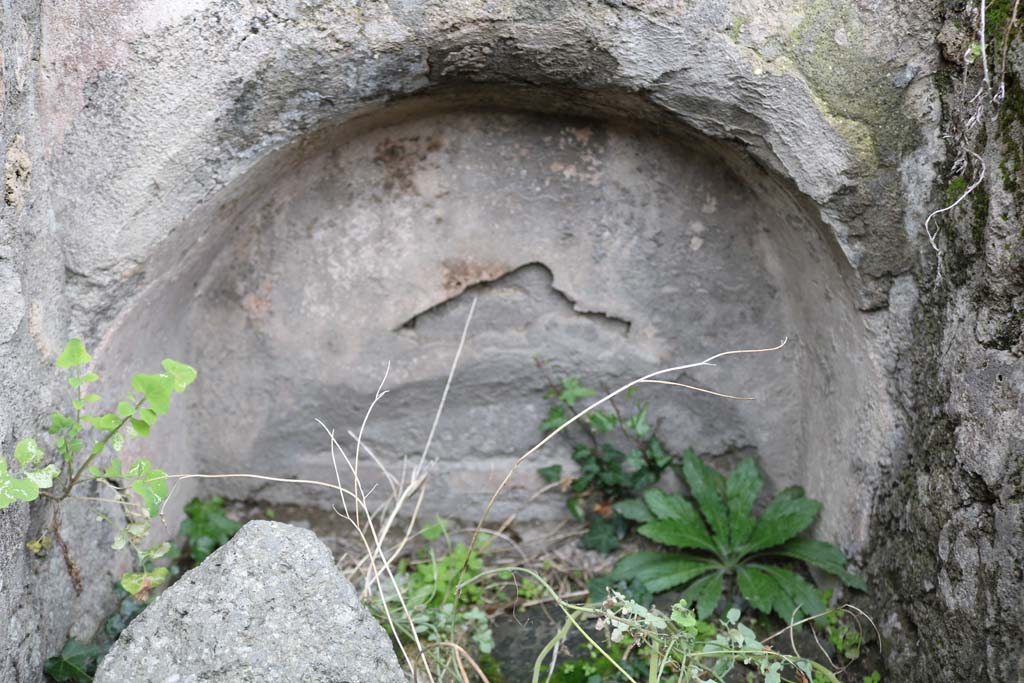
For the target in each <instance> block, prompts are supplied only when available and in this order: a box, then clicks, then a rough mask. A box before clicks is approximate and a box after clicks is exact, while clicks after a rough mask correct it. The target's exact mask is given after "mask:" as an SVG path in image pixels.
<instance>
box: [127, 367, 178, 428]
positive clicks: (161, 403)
mask: <svg viewBox="0 0 1024 683" xmlns="http://www.w3.org/2000/svg"><path fill="white" fill-rule="evenodd" d="M132 389H134V390H135V391H137V392H139V393H140V394H142V395H143V396H145V397H146V401H148V402H149V407H150V408H151V409H152V410H153V412H154V413H155V414H157V415H166V414H167V411H168V410H170V408H171V394H172V393H173V392H174V390H175V380H174V378H173V377H171V375H169V374H165V373H161V374H159V375H142V374H140V375H133V376H132ZM143 419H145V418H144V417H143ZM147 422H148V420H147Z"/></svg>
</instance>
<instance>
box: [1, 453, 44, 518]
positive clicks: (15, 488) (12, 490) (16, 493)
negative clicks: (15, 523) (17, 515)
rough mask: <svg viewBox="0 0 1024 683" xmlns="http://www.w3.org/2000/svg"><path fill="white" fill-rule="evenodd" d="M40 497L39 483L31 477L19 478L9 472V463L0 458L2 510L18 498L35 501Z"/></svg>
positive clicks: (24, 500)
mask: <svg viewBox="0 0 1024 683" xmlns="http://www.w3.org/2000/svg"><path fill="white" fill-rule="evenodd" d="M38 497H39V485H38V484H36V483H35V482H34V481H32V480H31V479H19V478H17V477H12V476H11V475H10V474H8V473H7V463H5V462H4V461H3V459H2V458H0V510H3V509H4V508H5V507H7V506H8V505H10V504H11V503H13V502H14V501H16V500H20V501H23V502H26V503H27V502H29V501H33V500H35V499H36V498H38Z"/></svg>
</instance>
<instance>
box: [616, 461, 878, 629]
mask: <svg viewBox="0 0 1024 683" xmlns="http://www.w3.org/2000/svg"><path fill="white" fill-rule="evenodd" d="M678 469H679V471H680V474H681V476H682V478H683V479H684V481H685V482H686V484H687V486H688V487H689V489H690V495H691V496H692V497H693V500H694V501H695V502H696V505H694V504H693V503H692V502H691V501H690V500H687V499H686V498H684V497H682V496H679V495H670V494H668V493H665V492H664V491H662V490H660V489H649V490H648V491H646V492H645V493H644V494H643V496H642V498H634V499H631V500H625V501H620V502H619V503H617V504H616V505H615V510H616V511H617V512H618V513H619V514H621V515H622V516H624V517H626V518H627V519H631V520H633V521H635V522H638V523H640V526H639V527H638V529H637V531H638V533H639V534H640V535H642V536H645V537H646V538H649V539H650V540H652V541H655V542H657V543H660V544H662V545H666V546H669V547H672V548H676V549H679V550H684V551H689V552H684V553H679V552H657V551H649V552H638V553H634V554H631V555H627V556H626V557H624V558H622V559H621V560H619V562H618V563H617V564H616V565H615V568H614V570H613V571H612V574H611V578H612V579H613V580H614V579H625V578H628V579H636V580H639V581H640V582H641V583H642V584H643V585H644V586H645V587H646V588H647V589H648V590H650V591H651V592H652V593H660V592H663V591H667V590H670V589H673V588H679V587H685V590H684V594H683V595H684V597H685V598H686V599H687V600H689V601H691V602H692V603H694V604H695V605H696V607H697V613H698V616H699V617H700V618H701V619H705V618H707V617H708V616H709V615H710V614H711V613H712V612H713V611H714V610H715V608H716V607H717V606H718V603H719V602H720V600H721V597H722V594H723V593H725V592H726V584H727V582H735V587H736V588H737V589H738V590H739V593H740V595H742V596H743V598H744V599H745V600H746V601H747V602H749V603H750V605H751V606H752V607H753V608H754V609H756V610H758V611H760V612H762V613H765V614H769V613H775V614H776V615H778V616H779V617H780V618H781V619H782V620H783V621H785V622H790V621H791V620H794V619H800V618H803V617H807V616H813V615H816V614H820V613H821V612H824V611H825V609H826V608H825V605H824V604H823V602H822V599H821V596H820V595H819V593H818V591H817V590H816V589H815V587H814V586H813V585H811V584H810V583H809V582H808V581H807V580H806V579H804V578H803V577H802V576H801V575H800V574H798V573H796V572H795V571H793V570H792V569H791V568H788V567H786V566H782V565H783V564H789V565H792V564H793V563H797V564H806V565H811V566H814V567H817V568H819V569H821V570H823V571H825V572H827V573H829V574H832V575H834V576H836V577H838V578H839V580H841V581H842V582H843V583H844V584H846V585H847V586H849V587H851V588H856V589H857V590H866V589H867V586H866V585H865V583H864V580H863V579H861V578H860V577H858V576H856V575H854V574H851V573H850V572H848V571H847V570H846V567H847V563H848V562H847V558H846V556H845V555H844V554H843V551H842V550H840V549H839V548H838V547H837V546H835V545H832V544H831V543H824V542H822V541H816V540H813V539H809V538H798V535H799V534H800V533H801V532H803V531H804V530H806V529H807V528H808V527H809V526H810V525H811V524H812V523H813V522H814V520H815V519H816V518H817V516H818V513H819V511H820V510H821V503H819V502H818V501H816V500H812V499H810V498H807V497H806V496H805V495H804V492H803V489H801V488H799V487H792V488H788V489H785V490H784V491H782V492H781V493H779V494H778V495H777V496H775V498H774V499H773V500H772V501H771V502H770V503H769V504H768V505H767V506H766V507H765V509H764V511H763V512H762V513H761V514H760V516H757V515H755V514H754V504H755V502H756V501H757V498H758V495H759V494H760V492H761V488H762V486H763V481H762V479H761V475H760V473H759V472H758V470H757V466H756V465H755V464H754V461H753V459H750V458H747V459H745V460H744V461H742V462H741V463H740V464H739V465H738V466H737V467H736V469H735V470H733V472H732V473H731V474H730V475H729V477H728V478H725V477H724V476H722V475H721V474H719V473H718V472H716V471H715V470H713V469H712V468H711V467H709V466H707V465H706V464H705V463H704V462H703V461H702V460H701V459H700V458H698V457H697V456H696V454H694V452H693V451H692V450H688V451H687V452H686V453H685V454H684V456H683V462H682V465H681V466H680V467H679V468H678Z"/></svg>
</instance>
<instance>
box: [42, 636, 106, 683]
mask: <svg viewBox="0 0 1024 683" xmlns="http://www.w3.org/2000/svg"><path fill="white" fill-rule="evenodd" d="M101 654H103V649H102V648H100V647H98V646H96V645H90V644H89V643H83V642H81V641H79V640H75V639H74V638H71V639H70V640H68V642H67V643H65V644H64V648H63V649H62V650H61V651H60V654H59V655H58V656H56V657H50V658H49V659H47V660H46V663H44V664H43V671H44V672H46V675H47V676H49V677H50V678H52V679H53V680H54V681H57V683H66V682H67V681H72V682H73V683H90V682H91V681H92V674H93V673H94V672H95V671H96V659H97V658H98V657H99V656H100V655H101Z"/></svg>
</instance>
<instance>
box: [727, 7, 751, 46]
mask: <svg viewBox="0 0 1024 683" xmlns="http://www.w3.org/2000/svg"><path fill="white" fill-rule="evenodd" d="M749 23H750V17H748V16H746V15H743V14H738V15H736V16H735V17H733V18H732V24H730V26H729V38H731V39H732V42H734V43H738V42H739V40H740V33H742V31H743V27H744V26H746V25H747V24H749Z"/></svg>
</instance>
